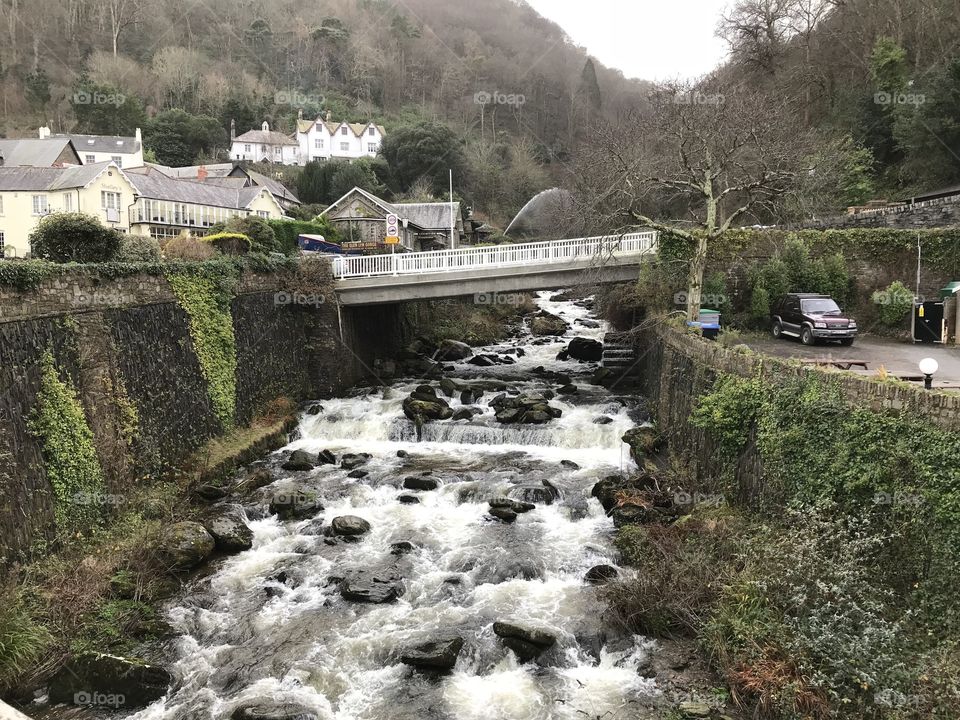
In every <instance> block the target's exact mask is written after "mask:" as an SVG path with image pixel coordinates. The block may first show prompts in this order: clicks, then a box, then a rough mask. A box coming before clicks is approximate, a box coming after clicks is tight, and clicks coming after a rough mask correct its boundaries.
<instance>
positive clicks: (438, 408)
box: [403, 392, 453, 425]
mask: <svg viewBox="0 0 960 720" xmlns="http://www.w3.org/2000/svg"><path fill="white" fill-rule="evenodd" d="M424 397H425V396H424V395H423V394H421V393H418V392H415V393H413V394H412V395H411V396H410V397H408V398H405V399H404V401H403V414H404V415H406V416H407V418H408V419H410V420H413V421H414V422H415V423H417V425H422V424H423V423H424V422H427V421H428V420H449V419H450V418H451V417H453V410H451V409H450V406H449V405H448V404H447V401H446V400H443V399H441V398H438V397H436V396H433V398H432V399H418V398H424Z"/></svg>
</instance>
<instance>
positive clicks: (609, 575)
mask: <svg viewBox="0 0 960 720" xmlns="http://www.w3.org/2000/svg"><path fill="white" fill-rule="evenodd" d="M617 575H619V571H618V570H617V569H616V568H615V567H614V566H613V565H594V566H593V567H592V568H590V569H589V570H587V574H586V575H584V576H583V579H584V580H586V581H587V582H588V583H591V584H593V585H602V584H603V583H608V582H610V581H611V580H615V579H616V577H617Z"/></svg>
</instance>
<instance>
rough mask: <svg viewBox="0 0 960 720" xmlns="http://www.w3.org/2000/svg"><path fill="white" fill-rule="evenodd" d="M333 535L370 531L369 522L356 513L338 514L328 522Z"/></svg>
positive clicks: (360, 533) (359, 533) (361, 533)
mask: <svg viewBox="0 0 960 720" xmlns="http://www.w3.org/2000/svg"><path fill="white" fill-rule="evenodd" d="M330 527H331V528H332V530H333V534H334V535H363V534H365V533H368V532H370V523H368V522H367V521H366V520H364V519H363V518H361V517H357V516H356V515H340V516H338V517H335V518H334V519H333V520H332V521H331V522H330Z"/></svg>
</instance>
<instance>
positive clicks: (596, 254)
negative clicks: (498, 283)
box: [333, 231, 658, 279]
mask: <svg viewBox="0 0 960 720" xmlns="http://www.w3.org/2000/svg"><path fill="white" fill-rule="evenodd" d="M657 239H658V234H657V233H656V232H654V231H645V232H635V233H626V234H624V235H602V236H597V237H589V238H571V239H568V240H547V241H543V242H530V243H519V244H517V245H506V244H504V245H494V246H491V247H482V248H458V249H456V250H429V251H426V252H414V253H394V254H391V255H362V256H344V255H338V256H336V257H335V258H334V260H333V275H334V277H336V278H338V279H344V278H351V277H370V276H374V275H414V274H421V273H440V272H455V271H458V270H475V269H481V268H495V267H511V266H517V265H529V264H531V263H537V264H544V263H547V264H549V263H563V262H570V261H572V260H573V261H576V260H590V259H594V258H596V259H602V258H606V257H619V256H624V255H643V254H645V253H650V252H655V251H656V249H657Z"/></svg>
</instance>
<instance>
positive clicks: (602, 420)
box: [593, 415, 613, 425]
mask: <svg viewBox="0 0 960 720" xmlns="http://www.w3.org/2000/svg"><path fill="white" fill-rule="evenodd" d="M612 422H613V418H612V417H610V416H609V415H601V416H600V417H598V418H594V420H593V424H594V425H609V424H610V423H612Z"/></svg>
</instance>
